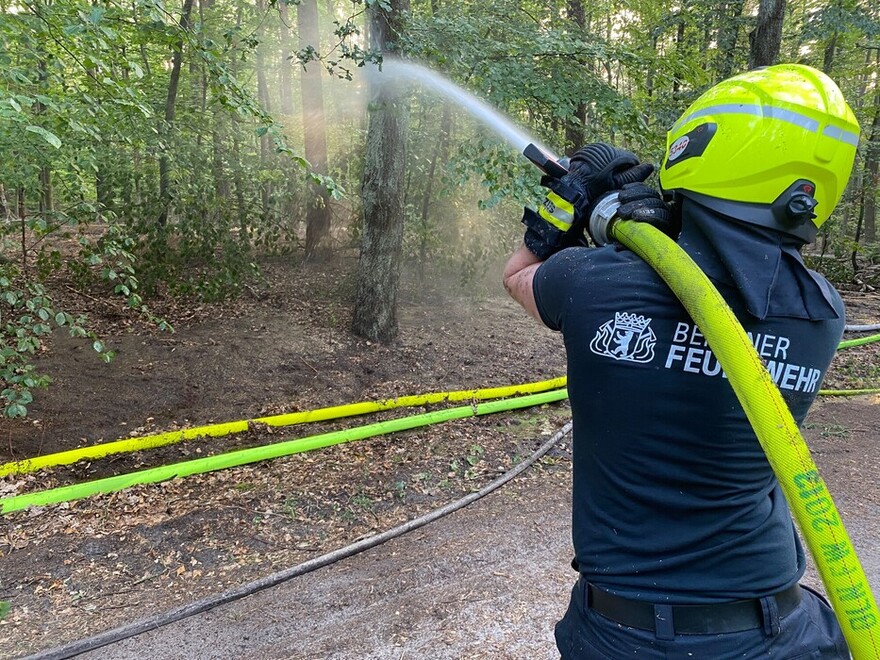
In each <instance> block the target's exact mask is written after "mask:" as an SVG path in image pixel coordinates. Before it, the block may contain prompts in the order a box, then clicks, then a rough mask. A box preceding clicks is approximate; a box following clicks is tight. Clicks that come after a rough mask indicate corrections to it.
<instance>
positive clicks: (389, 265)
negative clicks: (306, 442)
mask: <svg viewBox="0 0 880 660" xmlns="http://www.w3.org/2000/svg"><path fill="white" fill-rule="evenodd" d="M408 9H409V0H391V8H390V10H386V9H383V8H382V7H381V6H380V5H378V4H376V5H374V6H373V7H372V9H371V10H370V19H369V27H370V39H371V42H372V45H373V47H374V48H378V49H381V50H382V51H383V52H384V53H386V54H388V53H391V52H394V51H395V50H396V40H397V35H398V34H399V33H400V30H401V27H402V23H403V14H404V12H406V11H407V10H408ZM371 96H372V99H371V103H370V124H369V128H368V130H367V154H366V160H365V163H364V182H363V192H362V196H363V206H364V222H363V231H362V233H361V255H360V261H359V263H358V273H357V296H356V299H355V307H354V314H353V318H352V331H353V332H354V333H355V334H356V335H359V336H361V337H365V338H367V339H372V340H375V341H382V342H388V341H391V340H392V339H394V338H395V337H396V336H397V332H398V326H397V295H398V290H399V286H400V253H401V243H402V239H403V212H404V209H403V194H404V171H405V169H406V168H405V164H406V163H405V161H406V126H407V112H406V98H405V97H404V96H402V95H401V93H400V92H399V91H395V90H393V89H392V88H391V87H379V88H377V89H374V90H372V93H371Z"/></svg>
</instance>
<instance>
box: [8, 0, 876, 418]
mask: <svg viewBox="0 0 880 660" xmlns="http://www.w3.org/2000/svg"><path fill="white" fill-rule="evenodd" d="M318 4H319V11H320V12H321V13H320V23H321V24H322V26H323V28H324V30H323V34H322V44H321V45H320V47H318V46H316V45H308V44H301V43H299V41H298V38H297V35H295V34H293V31H292V30H291V26H293V25H295V23H296V21H295V20H293V18H294V14H295V12H296V11H297V7H298V5H299V2H298V1H297V0H280V1H278V2H271V1H270V2H268V3H253V2H252V3H245V2H242V1H241V0H218V1H217V2H214V3H210V4H209V3H204V4H202V5H199V6H198V8H197V9H196V10H194V13H193V14H192V15H191V16H190V19H191V20H190V21H189V24H188V25H186V26H182V25H181V20H180V19H181V16H180V8H181V5H182V2H178V3H176V4H174V5H171V4H166V3H163V2H160V1H159V0H137V1H136V2H134V3H131V4H112V3H111V4H107V3H97V4H96V3H93V2H92V3H89V2H85V0H53V2H51V3H49V2H45V1H44V0H41V1H40V2H36V3H25V4H20V5H14V9H13V6H12V5H9V6H7V7H6V10H5V11H3V12H0V43H2V44H3V46H2V48H0V153H2V154H3V155H4V158H2V159H0V277H2V278H3V279H2V281H3V282H5V284H3V289H2V296H3V298H2V299H0V313H2V315H3V316H2V327H3V328H4V330H3V333H4V334H3V341H4V342H5V343H4V344H3V354H2V359H3V363H2V368H3V371H2V373H0V378H2V381H0V390H2V392H3V394H2V396H3V398H2V401H3V403H4V406H5V410H6V414H7V415H9V414H14V415H20V414H23V411H26V409H27V406H28V404H29V403H30V402H31V398H29V397H32V396H33V395H32V394H31V391H32V390H35V389H36V388H38V387H40V386H44V385H45V384H46V383H47V382H48V377H47V376H46V375H39V374H36V373H35V372H34V369H33V366H32V361H33V358H34V356H35V355H37V353H38V351H39V350H41V348H40V347H41V346H42V345H43V344H42V342H43V341H44V340H45V338H46V337H47V336H48V334H49V332H50V331H54V330H58V329H59V327H61V328H65V329H67V330H68V331H74V332H77V333H79V332H81V333H83V334H84V335H85V336H89V332H90V330H89V326H88V322H87V321H86V320H84V319H74V318H72V317H69V315H67V316H65V314H66V312H65V311H64V310H63V309H60V308H59V306H58V305H57V304H55V303H54V302H53V298H55V297H56V296H53V295H52V290H51V287H52V286H54V285H57V283H59V282H63V283H64V285H67V286H70V287H73V288H75V289H77V290H80V291H85V290H88V291H89V292H90V293H91V294H94V295H101V296H103V295H108V296H122V297H123V298H124V299H125V300H126V301H127V306H128V308H129V309H130V310H131V312H132V313H133V314H139V315H140V314H144V315H146V316H147V318H152V317H151V316H150V312H149V310H148V309H147V308H146V307H145V306H144V300H145V299H147V300H148V299H149V297H150V296H152V295H155V294H157V293H163V294H164V293H166V292H170V293H171V294H173V295H180V296H187V297H195V298H203V299H209V300H217V299H222V298H224V297H227V296H234V295H236V294H237V293H238V292H239V291H240V290H241V289H242V287H244V286H246V285H247V284H248V283H249V282H253V281H255V280H258V278H259V269H258V267H257V265H256V264H258V263H259V258H260V256H261V255H266V254H272V255H278V254H281V255H289V254H292V253H295V252H297V251H298V250H300V249H301V248H302V245H303V242H304V237H305V222H306V211H307V209H308V207H309V206H310V204H311V203H312V201H313V199H314V198H315V196H316V195H317V194H318V191H320V190H322V189H323V190H324V191H326V193H327V197H328V198H329V200H330V204H331V210H332V211H333V218H334V219H333V222H334V225H333V226H332V228H331V230H332V239H333V241H334V245H335V246H337V247H341V248H343V249H348V248H352V247H355V246H356V243H357V239H358V238H359V233H358V232H359V228H358V219H359V217H360V210H361V209H360V201H359V199H358V193H357V191H359V190H360V185H361V177H362V173H363V151H364V149H363V144H364V137H365V132H366V122H365V121H364V116H365V110H364V109H365V107H366V101H367V98H368V96H369V90H368V89H367V88H366V86H365V83H364V80H362V79H360V78H361V77H360V76H358V73H359V71H360V70H362V69H363V68H365V67H367V66H370V65H374V64H378V63H379V62H380V57H379V54H378V53H377V52H375V51H372V50H370V49H369V48H368V47H367V46H366V40H365V39H364V35H363V34H362V25H363V24H364V16H365V13H366V12H368V11H374V10H385V11H387V10H389V9H390V7H391V3H390V2H389V1H388V0H355V1H354V2H352V3H344V4H340V3H318ZM875 5H876V3H870V2H867V0H834V1H833V2H826V3H819V4H816V3H805V2H790V3H789V4H788V11H787V14H786V22H785V25H784V33H783V43H782V55H781V57H782V59H785V60H789V61H801V62H804V63H808V64H811V65H814V66H817V67H819V68H823V67H824V68H827V69H828V71H829V72H830V73H831V75H832V76H833V77H834V78H835V79H836V80H838V81H839V82H840V84H841V86H842V88H843V90H844V93H845V94H846V96H847V98H849V99H850V101H851V104H852V105H853V109H854V111H855V112H856V114H857V117H858V119H859V121H860V123H861V125H862V126H863V129H864V136H863V143H862V147H861V148H860V160H859V161H858V164H857V168H860V167H867V163H868V162H869V161H870V158H871V155H872V153H876V145H874V146H875V150H874V151H872V150H871V149H869V148H867V147H868V145H867V141H868V139H869V137H870V136H869V134H868V131H869V127H870V126H871V125H872V123H873V120H874V117H875V115H876V113H877V112H878V109H877V107H876V104H875V103H874V102H873V94H874V91H873V90H875V88H876V84H877V83H876V66H877V61H876V57H872V56H871V53H872V52H873V51H872V50H871V49H872V48H875V46H876V44H877V40H878V38H880V15H878V10H877V7H876V6H875ZM578 7H580V9H581V10H582V11H583V16H582V17H579V15H578V12H577V11H576V10H577V9H578ZM754 7H755V3H740V2H723V3H720V2H717V1H716V0H693V1H692V2H686V3H681V2H671V1H670V0H660V1H656V0H631V1H630V2H627V3H624V4H621V3H618V2H612V0H598V1H597V2H590V3H586V2H578V1H577V0H572V1H566V2H564V3H562V2H551V3H546V2H544V3H541V2H534V1H532V0H529V1H522V0H496V1H494V2H491V3H486V2H478V1H477V0H463V1H461V2H450V1H448V0H441V1H440V2H436V1H432V2H428V0H413V2H412V3H411V11H410V12H409V14H408V17H407V22H406V26H405V31H404V33H403V34H400V35H396V36H397V38H399V40H400V41H401V42H402V45H403V50H404V52H405V53H407V56H408V57H411V58H413V59H415V60H418V61H421V62H424V63H425V64H426V65H428V66H429V67H431V68H433V69H436V70H437V71H439V72H440V73H442V74H443V75H445V76H447V77H448V78H450V79H451V80H453V81H454V82H456V83H457V84H459V85H460V86H462V87H464V88H465V89H468V90H471V91H472V92H473V93H474V94H476V95H477V96H478V97H480V98H482V99H485V100H486V101H487V102H488V103H490V104H491V105H493V106H494V107H496V108H497V109H499V110H500V111H501V112H502V113H504V114H506V115H507V116H509V117H510V118H511V119H512V120H513V121H514V122H515V123H516V124H518V125H519V126H521V127H523V128H524V129H525V130H527V131H528V132H529V133H530V134H531V135H534V137H535V138H536V139H537V140H539V141H540V142H542V143H543V144H546V145H548V146H549V147H550V148H552V149H553V150H554V151H556V152H557V153H558V154H560V155H561V154H564V153H571V152H572V151H573V150H574V149H575V148H577V147H578V146H580V145H581V144H583V143H586V142H591V141H597V140H600V141H611V142H614V143H615V144H617V145H619V146H624V147H627V148H629V149H631V150H633V151H635V152H636V153H638V154H639V155H640V156H641V157H642V158H644V159H646V160H650V161H652V162H655V163H658V162H659V161H660V159H661V157H662V154H663V151H664V148H665V131H666V129H667V128H668V127H669V126H671V124H672V123H673V122H674V121H675V119H676V118H677V117H678V116H679V115H680V114H681V112H682V111H683V110H684V109H685V108H686V107H687V105H688V104H689V103H690V102H691V101H692V100H693V99H694V98H696V97H697V96H698V95H699V94H700V93H701V92H702V91H703V90H705V89H707V88H708V87H709V86H710V85H712V84H713V83H714V82H716V81H717V80H718V79H719V78H720V77H722V76H724V75H726V74H727V73H728V72H733V71H736V70H741V69H742V68H744V67H745V66H746V63H747V62H748V35H749V32H750V31H751V30H752V29H753V27H754V25H755V18H754V16H752V14H753V13H754V12H753V9H754ZM287 12H289V14H288V13H287ZM176 52H179V53H180V55H181V58H182V62H183V66H182V67H181V69H180V71H179V74H180V76H179V85H178V88H177V94H176V96H175V95H172V94H169V92H170V91H172V90H171V85H170V83H171V74H172V71H171V68H172V61H173V55H174V53H176ZM313 65H318V66H321V67H322V68H323V69H324V70H326V71H327V72H328V73H329V74H330V77H329V80H326V79H325V94H324V96H325V99H324V100H325V104H326V105H327V109H328V113H327V114H328V116H329V117H330V118H331V121H330V124H329V125H328V148H329V156H330V160H329V168H328V170H327V171H321V172H320V173H318V172H314V171H312V169H311V166H310V164H309V163H307V162H306V160H305V159H304V157H303V156H302V154H301V152H300V150H301V148H302V147H301V145H302V144H303V142H304V135H305V129H304V128H303V122H302V120H301V119H300V116H299V115H300V112H299V111H300V108H299V107H298V106H297V101H296V99H297V98H298V95H297V94H295V93H294V92H295V91H296V90H295V89H293V88H291V86H294V87H295V85H296V83H297V76H298V75H299V74H300V72H301V71H302V70H303V68H304V67H310V66H313ZM325 78H326V77H325ZM410 104H411V114H412V116H413V117H414V118H415V119H414V121H413V122H412V123H411V131H410V135H409V145H408V146H409V149H408V157H407V170H406V171H407V184H406V185H407V190H406V200H407V203H406V210H405V213H406V216H405V221H406V231H405V234H404V255H405V257H406V258H407V259H408V260H410V261H413V262H416V263H417V264H418V265H419V267H420V271H421V272H422V274H423V275H424V269H425V268H426V267H427V266H436V267H437V268H439V269H441V270H448V271H450V272H452V273H455V275H456V276H457V277H458V281H459V284H460V286H461V287H462V288H464V289H466V290H469V291H478V290H480V287H481V286H482V285H481V284H480V283H481V282H483V281H484V280H485V279H486V278H490V279H492V280H493V281H495V280H497V275H496V274H493V270H492V269H493V268H495V265H496V264H497V260H498V259H499V258H503V255H504V254H505V253H507V252H509V251H510V249H511V248H512V246H513V245H515V244H516V242H517V241H518V240H519V236H521V226H520V224H519V222H518V221H519V218H520V213H521V207H522V205H524V204H527V205H534V204H536V203H537V201H538V200H540V198H541V197H542V196H543V193H544V191H543V190H541V189H540V187H539V185H538V180H539V174H538V172H537V171H535V169H534V168H533V167H532V166H531V165H529V164H528V163H526V162H525V161H524V160H523V159H522V158H521V157H520V156H519V154H517V153H515V152H514V151H513V150H511V148H510V147H509V146H507V145H506V144H504V143H503V142H502V140H501V139H500V138H499V137H498V136H496V135H495V134H494V133H493V132H492V131H491V129H489V128H487V127H485V126H482V125H479V124H478V123H476V122H475V121H474V120H473V119H472V118H471V117H470V116H469V115H467V113H465V112H463V111H462V110H461V109H460V108H458V107H457V106H455V105H447V104H445V102H443V101H441V100H440V99H439V97H438V95H437V94H436V93H435V92H434V91H432V90H430V89H424V88H417V87H415V88H413V89H412V94H411V96H410ZM878 139H880V136H874V141H875V143H876V141H877V140H878ZM160 170H161V172H162V175H163V176H164V177H165V179H164V181H165V183H166V184H167V190H165V189H163V191H164V192H163V193H162V194H160ZM854 180H857V181H862V180H864V181H869V180H870V176H867V175H866V173H864V172H863V173H862V174H861V175H860V174H859V173H858V172H857V177H854ZM860 185H861V184H859V185H858V186H856V187H855V189H854V190H853V191H851V193H849V194H848V195H847V196H846V198H845V200H844V202H843V203H842V204H841V205H840V207H839V209H838V211H837V212H836V214H835V217H834V219H833V222H832V223H829V231H828V232H827V236H828V241H827V243H828V246H829V247H828V249H827V250H826V251H825V254H826V255H833V257H834V258H833V259H828V258H826V257H823V258H822V259H819V260H818V261H819V262H820V265H821V266H822V269H823V272H828V273H832V274H834V276H835V277H839V278H842V279H843V280H846V279H852V278H853V277H854V276H855V274H856V272H855V268H854V267H853V264H855V265H856V266H858V265H859V264H864V263H869V262H871V261H872V260H873V259H876V246H872V245H866V244H865V240H864V233H865V230H864V229H863V230H860V231H861V234H860V235H859V240H858V241H856V240H855V231H856V226H857V222H856V221H855V218H857V217H860V216H859V211H860V210H861V209H862V208H863V204H864V201H863V200H864V198H865V195H862V194H861V192H862V190H861V187H860ZM866 190H867V194H868V195H870V194H873V195H874V198H875V199H876V196H877V192H876V190H873V191H872V190H871V189H866ZM160 219H161V221H160ZM496 285H497V282H496ZM7 294H8V295H7ZM29 301H30V302H29ZM29 305H30V306H32V307H33V309H30V308H29ZM40 310H44V313H45V314H48V321H47V320H46V319H43V318H42V317H41V312H40ZM154 322H156V323H159V324H161V321H160V320H154ZM74 329H75V330H74ZM95 340H97V338H96V337H95V338H93V339H92V341H93V342H94V341H95ZM102 349H103V347H102ZM100 353H101V355H109V352H107V351H106V349H103V350H102V351H100Z"/></svg>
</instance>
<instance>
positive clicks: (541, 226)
mask: <svg viewBox="0 0 880 660" xmlns="http://www.w3.org/2000/svg"><path fill="white" fill-rule="evenodd" d="M653 171H654V166H653V165H649V164H641V165H640V164H639V159H638V158H636V156H635V155H634V154H632V153H630V152H629V151H624V150H622V149H617V148H615V147H612V146H611V145H608V144H602V143H598V142H596V143H593V144H588V145H587V146H585V147H582V148H580V149H578V151H577V152H576V153H575V154H574V156H572V157H571V166H570V169H569V172H568V174H566V175H565V176H563V177H561V178H559V179H557V178H556V177H551V176H545V177H543V178H542V179H541V185H543V186H546V187H548V188H550V192H549V193H547V197H546V198H545V199H544V203H543V205H542V206H541V208H540V209H539V211H538V212H537V213H536V212H535V211H532V210H531V209H529V208H526V209H525V212H524V214H523V219H522V222H523V224H524V225H525V226H526V235H525V237H524V240H525V244H526V247H528V248H529V250H531V252H532V253H533V254H534V255H535V256H537V257H538V258H539V259H541V260H544V259H547V258H548V257H549V256H550V255H552V254H554V253H555V252H558V251H559V250H561V249H562V248H564V247H570V246H573V245H586V244H587V243H586V238H585V237H584V229H585V228H586V225H587V222H588V221H589V218H590V210H591V208H592V203H593V202H594V201H595V200H596V199H597V198H598V197H600V196H601V195H602V194H603V193H606V192H608V191H610V190H617V189H619V188H622V187H623V186H624V185H626V184H628V183H632V182H636V181H644V180H645V179H646V178H648V177H649V176H650V175H651V172H653Z"/></svg>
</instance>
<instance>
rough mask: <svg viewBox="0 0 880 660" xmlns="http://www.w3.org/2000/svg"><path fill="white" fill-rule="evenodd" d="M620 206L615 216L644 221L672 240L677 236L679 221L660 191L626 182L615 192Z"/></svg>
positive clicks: (640, 184)
mask: <svg viewBox="0 0 880 660" xmlns="http://www.w3.org/2000/svg"><path fill="white" fill-rule="evenodd" d="M617 201H618V202H620V207H619V208H618V209H617V214H616V215H617V217H618V218H620V219H621V220H635V221H636V222H646V223H648V224H649V225H651V226H653V227H656V228H657V229H659V230H660V231H662V232H663V233H664V234H666V235H667V236H669V238H671V239H672V240H675V239H676V238H678V234H679V232H680V231H681V221H680V219H679V218H678V217H677V216H676V214H675V213H673V212H672V209H670V208H669V206H668V205H667V204H666V202H664V201H663V198H662V197H661V196H660V193H659V192H657V191H656V190H654V189H653V188H651V187H650V186H647V185H645V184H644V183H628V184H626V185H624V186H623V188H622V189H621V191H620V192H619V193H618V194H617Z"/></svg>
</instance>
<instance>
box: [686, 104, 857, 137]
mask: <svg viewBox="0 0 880 660" xmlns="http://www.w3.org/2000/svg"><path fill="white" fill-rule="evenodd" d="M716 115H754V116H756V117H762V116H763V117H769V118H770V119H779V120H780V121H787V122H788V123H789V124H794V125H795V126H800V127H801V128H803V129H806V130H808V131H810V132H811V133H815V132H816V131H818V130H819V122H818V121H816V120H815V119H812V118H811V117H807V116H806V115H803V114H801V113H800V112H795V111H793V110H786V109H785V108H777V107H774V106H772V105H763V106H762V105H741V104H734V103H725V104H721V105H712V106H709V107H707V108H701V109H700V110H697V111H696V112H692V113H691V114H690V115H688V116H687V117H685V118H684V119H682V120H679V121H677V122H676V123H675V126H673V127H672V130H673V131H676V130H678V129H679V128H680V127H681V126H682V125H684V124H686V123H688V122H689V121H691V120H693V119H699V118H700V117H713V116H716ZM830 137H833V136H830ZM856 141H858V138H857V139H856Z"/></svg>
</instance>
